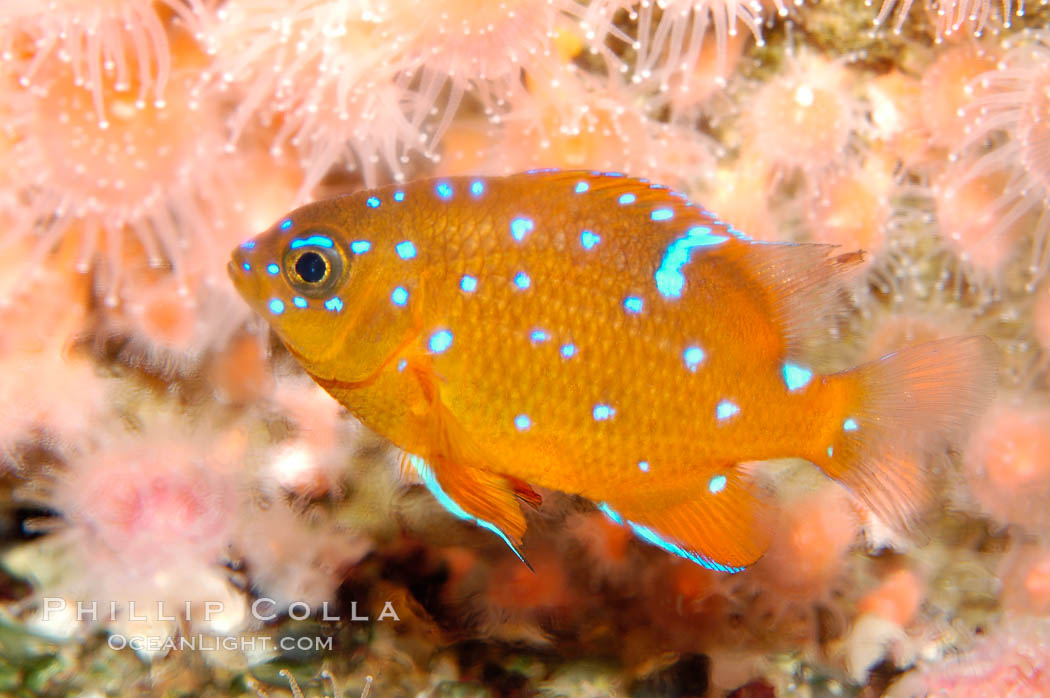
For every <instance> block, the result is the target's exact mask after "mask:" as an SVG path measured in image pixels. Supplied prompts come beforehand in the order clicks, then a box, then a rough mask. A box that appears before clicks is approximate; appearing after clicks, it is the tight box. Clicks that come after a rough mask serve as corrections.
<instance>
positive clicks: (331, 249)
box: [284, 238, 346, 297]
mask: <svg viewBox="0 0 1050 698" xmlns="http://www.w3.org/2000/svg"><path fill="white" fill-rule="evenodd" d="M323 239H324V240H326V241H327V240H329V238H323ZM345 267H346V264H345V263H344V261H343V255H342V253H341V252H340V251H339V250H338V249H337V248H336V247H335V246H324V245H314V244H306V245H296V244H295V243H294V242H293V243H292V245H291V246H290V247H289V249H288V251H287V252H285V254H284V270H285V277H286V278H287V279H288V283H289V284H291V286H292V288H294V289H295V290H296V291H297V292H298V293H300V294H302V295H304V296H313V297H321V296H325V295H327V294H329V293H330V292H331V291H332V289H334V288H336V287H337V286H339V285H340V284H341V283H342V281H343V272H344V270H345Z"/></svg>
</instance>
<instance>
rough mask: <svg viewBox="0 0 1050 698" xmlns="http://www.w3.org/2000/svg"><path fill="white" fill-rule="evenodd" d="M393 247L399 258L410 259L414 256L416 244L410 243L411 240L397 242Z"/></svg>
mask: <svg viewBox="0 0 1050 698" xmlns="http://www.w3.org/2000/svg"><path fill="white" fill-rule="evenodd" d="M394 249H395V250H397V256H398V257H400V258H401V259H412V258H413V257H415V256H416V246H415V245H413V244H412V241H411V240H405V241H404V242H399V243H397V246H396V247H394Z"/></svg>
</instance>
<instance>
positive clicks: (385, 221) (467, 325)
mask: <svg viewBox="0 0 1050 698" xmlns="http://www.w3.org/2000/svg"><path fill="white" fill-rule="evenodd" d="M355 245H356V247H355ZM307 254H309V255H315V256H312V257H309V258H305V257H304V255H307ZM303 259H306V260H307V262H308V263H303V264H301V265H300V264H299V262H300V260H303ZM861 259H862V255H861V254H859V253H847V254H838V255H834V254H832V251H831V248H829V247H828V246H821V245H789V244H776V243H758V242H754V241H751V240H750V239H748V238H747V237H746V236H744V235H743V234H741V233H739V231H736V230H735V229H733V228H732V227H731V226H729V225H728V224H726V223H723V222H721V221H719V220H717V218H716V217H715V216H714V215H713V214H711V213H710V212H707V211H705V210H704V209H702V208H701V207H699V206H695V205H693V204H691V203H689V202H688V201H687V200H686V199H685V198H684V197H682V196H681V195H679V194H676V193H674V192H671V191H670V190H667V189H666V188H663V187H659V186H656V185H652V184H650V183H648V182H645V181H644V180H638V179H633V178H630V177H624V176H622V175H616V174H609V173H597V172H553V171H543V172H530V173H522V174H518V175H511V176H508V177H492V178H448V179H438V180H421V181H419V182H414V183H411V184H407V185H403V186H397V187H387V188H382V189H377V190H373V191H369V192H361V193H358V194H353V195H349V196H346V197H340V198H337V199H332V200H328V201H322V202H317V203H314V204H309V205H307V206H304V207H302V208H300V209H297V210H296V211H293V212H292V213H290V214H289V215H288V216H287V217H285V218H284V219H282V220H281V221H279V222H278V223H276V224H275V225H274V226H273V227H272V228H271V229H270V230H268V231H266V232H264V233H262V234H261V235H259V236H257V237H256V238H254V239H253V240H251V241H249V242H248V243H246V244H245V245H242V246H241V247H240V248H238V250H236V251H235V253H234V258H233V260H232V262H231V264H230V275H231V278H232V279H233V281H234V283H235V285H236V286H237V288H238V290H239V291H240V292H241V294H242V295H243V296H244V298H245V299H246V300H247V301H248V302H249V303H251V304H252V305H253V307H254V308H255V309H256V310H257V311H258V312H259V313H260V314H261V315H263V316H264V317H266V318H267V320H268V321H269V322H270V324H271V326H272V327H273V329H274V331H275V332H276V333H277V335H278V337H280V339H281V340H282V341H283V342H284V343H285V345H286V346H287V347H288V348H289V350H290V351H291V352H292V353H293V354H294V355H295V357H296V358H297V359H298V360H299V361H300V363H301V364H302V365H303V367H304V368H305V370H306V371H307V372H308V373H309V374H310V375H311V376H313V377H314V379H315V380H317V382H318V383H319V384H320V385H321V386H322V387H324V388H325V389H326V390H327V391H328V392H329V393H330V394H331V395H332V396H333V397H335V398H336V399H337V400H339V401H340V402H341V403H342V404H343V405H345V406H346V407H347V408H348V409H349V410H350V411H351V412H352V413H353V414H354V415H355V416H357V417H358V418H359V419H361V420H362V421H363V422H364V423H366V424H367V425H369V426H371V427H372V428H373V429H374V430H375V431H377V432H378V433H380V434H382V435H384V436H386V437H387V438H389V439H390V440H391V441H392V442H394V443H395V444H397V445H398V446H400V447H401V448H403V449H404V450H406V451H407V452H409V453H411V454H413V462H414V463H415V464H416V465H417V467H419V468H420V469H421V473H422V474H423V476H424V481H425V483H426V484H427V486H428V487H430V488H431V489H432V491H434V493H435V495H436V496H437V497H438V499H439V501H441V502H442V503H443V504H445V505H446V507H447V508H449V510H450V511H452V512H453V513H455V514H456V515H457V516H461V517H462V518H466V519H469V520H471V521H474V522H476V523H478V524H479V525H482V526H483V527H485V528H487V529H488V530H491V531H493V532H494V533H496V534H497V535H500V536H501V537H502V538H503V539H504V540H505V541H507V542H508V544H510V545H511V547H512V549H514V550H515V552H516V553H518V554H519V555H523V551H522V550H521V539H522V535H523V534H524V531H525V528H526V520H525V518H524V516H523V514H522V511H521V508H520V506H519V503H520V501H522V500H524V501H527V502H529V503H531V504H534V503H536V502H537V501H538V499H539V497H538V495H536V494H535V493H534V492H533V491H532V490H531V488H530V485H539V486H543V487H547V488H551V489H559V490H563V491H566V492H570V493H574V494H580V495H583V496H584V497H588V498H590V499H592V500H595V501H596V502H597V503H598V504H599V507H600V508H601V509H602V511H605V512H606V513H607V514H608V515H609V516H610V517H611V518H613V519H614V520H615V521H617V522H619V523H622V524H623V525H625V526H629V527H630V528H631V529H632V530H633V531H634V532H635V533H636V534H638V535H639V537H641V538H642V539H643V540H644V541H645V542H647V543H651V544H654V545H657V546H659V547H661V548H663V549H664V550H667V551H668V552H671V553H673V554H676V555H680V556H682V557H685V558H687V559H689V560H692V561H693V562H696V563H698V564H701V565H704V566H706V567H710V568H713V569H718V570H724V571H735V570H737V569H740V568H742V567H743V566H746V565H748V564H751V563H752V562H754V561H755V559H757V557H758V556H760V555H761V553H762V551H763V550H764V548H765V545H766V542H767V541H768V538H769V531H768V520H769V518H768V511H769V506H770V504H769V503H768V502H767V501H765V499H764V495H763V494H762V492H761V491H760V490H759V489H758V488H756V487H755V485H754V483H753V482H752V481H751V477H750V475H749V474H748V473H747V472H745V471H744V470H743V469H741V468H739V467H738V464H739V463H741V462H744V461H754V460H763V459H770V458H782V457H802V458H806V459H808V460H810V461H812V462H813V463H815V464H816V465H817V466H818V467H820V468H822V469H823V470H824V471H825V472H827V473H828V474H829V475H831V476H832V477H834V478H835V479H837V480H839V481H840V482H842V483H843V484H844V485H846V486H847V487H848V488H849V489H850V490H852V491H853V492H854V494H856V495H857V497H858V498H859V499H860V501H861V502H862V504H864V505H867V506H869V507H870V508H871V509H872V510H873V511H874V512H875V513H876V514H877V515H879V516H881V517H883V518H884V519H885V520H886V521H887V522H888V523H890V524H891V525H896V526H898V527H901V528H905V527H907V526H908V525H909V524H910V523H911V522H912V521H913V520H914V518H915V517H916V516H917V513H918V511H919V510H920V509H921V506H922V505H923V503H924V502H925V501H926V500H927V499H928V495H929V487H928V486H927V484H926V482H927V479H926V477H925V473H924V472H923V471H915V472H913V471H907V472H906V469H907V468H909V467H911V468H913V470H914V467H915V466H914V465H911V466H909V465H908V464H909V463H911V464H922V463H925V462H927V461H928V460H929V459H931V458H935V457H937V456H939V455H943V452H944V450H945V449H946V448H947V446H948V444H949V443H950V442H951V440H952V439H954V438H955V437H956V436H957V433H958V432H957V428H958V427H959V426H960V425H962V424H964V423H965V422H966V418H968V417H970V416H972V415H973V414H975V413H976V412H978V411H979V409H980V407H981V406H982V405H983V404H985V403H986V402H987V400H988V399H989V396H990V394H991V391H992V389H993V386H994V355H993V351H992V349H991V348H990V345H989V343H988V341H987V340H986V339H983V338H962V339H954V340H947V341H945V342H940V343H933V344H930V345H926V346H923V347H915V348H910V349H908V350H905V351H902V352H899V353H898V354H896V355H893V356H891V357H887V358H886V359H884V360H882V361H879V362H874V363H872V364H867V365H865V366H860V367H857V368H855V369H853V370H851V371H845V372H842V373H838V374H823V375H822V374H818V373H817V372H815V371H814V370H813V369H812V368H811V367H809V366H808V365H806V364H805V350H806V348H807V347H808V346H810V345H811V344H812V343H814V342H817V341H820V338H821V337H827V336H828V335H827V333H826V328H827V326H828V325H829V324H830V323H831V322H832V321H833V320H834V317H835V306H836V303H837V299H838V292H839V289H841V288H842V285H843V284H844V283H845V282H846V281H847V280H848V279H849V274H850V273H851V271H853V270H855V269H856V267H857V263H858V262H859V261H860V260H861ZM245 265H247V267H246V266H245ZM271 265H273V266H275V267H276V268H278V269H279V273H277V274H267V273H260V271H259V270H261V269H265V268H266V267H267V266H271ZM300 267H301V268H302V270H305V276H304V273H303V272H301V271H300ZM321 269H323V270H324V273H323V276H320V275H319V274H320V271H318V270H321ZM306 276H310V277H311V278H306ZM315 276H316V277H317V278H313V277H315ZM466 276H469V278H470V282H469V283H468V282H467V281H466V279H465V277H466ZM304 298H305V299H307V300H306V301H305V302H303V300H302V299H304ZM296 299H298V300H299V302H297V303H296V302H294V301H295V300H296ZM960 375H965V376H967V379H966V380H963V381H960V380H958V377H959V376H960ZM906 397H907V398H908V399H905V398H906ZM832 454H834V455H832Z"/></svg>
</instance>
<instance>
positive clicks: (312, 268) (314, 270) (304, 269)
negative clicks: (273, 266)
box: [295, 250, 329, 284]
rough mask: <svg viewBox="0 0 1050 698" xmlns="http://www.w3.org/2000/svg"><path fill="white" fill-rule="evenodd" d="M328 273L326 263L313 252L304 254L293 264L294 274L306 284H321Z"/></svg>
mask: <svg viewBox="0 0 1050 698" xmlns="http://www.w3.org/2000/svg"><path fill="white" fill-rule="evenodd" d="M328 272H329V269H328V261H327V260H325V258H324V257H322V256H321V255H319V254H317V253H316V252H314V251H313V250H310V251H307V252H304V253H303V254H302V255H300V256H299V259H298V261H296V263H295V273H296V274H298V275H299V277H300V278H301V279H302V280H303V281H305V282H306V283H308V284H319V283H321V282H322V281H324V278H325V277H326V276H328Z"/></svg>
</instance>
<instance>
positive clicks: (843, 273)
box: [723, 242, 864, 359]
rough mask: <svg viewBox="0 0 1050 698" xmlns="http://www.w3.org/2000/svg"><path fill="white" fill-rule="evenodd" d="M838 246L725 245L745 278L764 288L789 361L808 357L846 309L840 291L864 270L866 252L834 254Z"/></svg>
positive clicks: (727, 254) (726, 250)
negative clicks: (808, 353) (816, 343)
mask: <svg viewBox="0 0 1050 698" xmlns="http://www.w3.org/2000/svg"><path fill="white" fill-rule="evenodd" d="M835 249H836V248H835V246H834V245H818V244H809V243H767V242H750V243H745V244H734V245H730V246H725V248H724V253H723V254H724V256H725V258H727V259H734V261H736V263H737V264H738V265H739V266H740V268H741V271H742V272H743V274H744V276H745V277H747V278H750V279H751V280H752V281H753V282H754V283H755V284H757V285H758V287H759V293H760V295H761V296H762V297H764V299H765V301H766V306H767V310H768V312H769V314H770V317H772V318H773V321H774V323H775V325H776V326H777V328H778V329H779V330H780V331H781V332H782V333H783V337H784V344H785V346H784V355H783V357H784V358H788V359H797V358H801V357H802V356H804V355H805V354H806V353H807V350H808V349H809V348H810V346H809V343H810V342H814V341H817V340H818V339H822V340H823V341H826V340H827V337H823V338H821V337H820V336H819V335H820V333H821V332H822V331H826V330H828V329H829V328H830V327H832V326H833V325H834V323H835V322H836V321H837V318H838V316H839V314H840V313H841V312H842V310H843V309H844V304H843V303H842V299H841V298H840V297H839V294H840V291H841V290H842V289H843V287H844V286H845V284H847V283H848V282H849V280H850V279H851V277H852V276H853V275H854V274H855V273H856V272H857V271H858V270H859V269H860V266H859V265H860V262H862V261H863V260H864V253H863V252H860V251H852V252H846V253H844V254H838V255H831V253H832V251H834V250H835Z"/></svg>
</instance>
